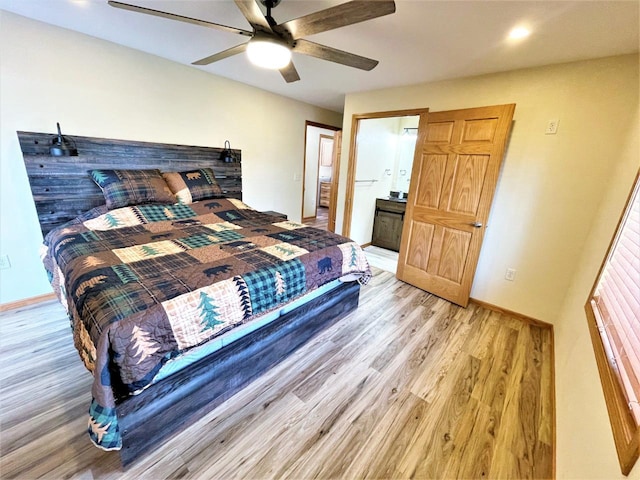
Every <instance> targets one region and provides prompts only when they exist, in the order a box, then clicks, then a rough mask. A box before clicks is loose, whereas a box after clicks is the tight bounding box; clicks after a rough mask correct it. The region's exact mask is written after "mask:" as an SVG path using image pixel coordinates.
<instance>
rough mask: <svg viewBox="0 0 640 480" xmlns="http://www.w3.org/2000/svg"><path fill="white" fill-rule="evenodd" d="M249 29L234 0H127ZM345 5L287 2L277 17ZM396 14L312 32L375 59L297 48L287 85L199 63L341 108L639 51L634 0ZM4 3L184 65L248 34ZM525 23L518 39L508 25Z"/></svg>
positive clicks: (320, 0) (35, 2) (417, 1)
mask: <svg viewBox="0 0 640 480" xmlns="http://www.w3.org/2000/svg"><path fill="white" fill-rule="evenodd" d="M124 1H125V2H126V3H131V4H135V5H140V6H144V7H148V8H154V9H156V10H163V11H167V12H171V13H176V14H179V15H185V16H190V17H194V18H200V19H204V20H208V21H212V22H216V23H221V24H225V25H230V26H234V27H238V28H242V29H246V30H251V27H250V26H249V24H248V23H247V21H246V20H245V19H244V17H243V16H242V14H241V13H240V11H239V10H238V9H237V7H236V6H235V4H234V3H233V2H232V1H230V0H124ZM340 3H343V1H341V0H337V1H336V0H283V1H282V3H281V4H280V5H279V6H278V7H277V8H276V9H274V10H273V12H272V14H273V16H274V18H275V19H276V20H277V21H278V22H279V23H282V22H284V21H287V20H290V19H292V18H297V17H300V16H302V15H306V14H308V13H311V12H315V11H318V10H322V9H324V8H327V7H330V6H333V5H337V4H340ZM396 5H397V9H396V13H394V14H391V15H388V16H385V17H381V18H377V19H375V20H371V21H368V22H364V23H360V24H356V25H351V26H348V27H343V28H340V29H337V30H333V31H330V32H325V33H321V34H317V35H314V36H311V37H308V38H309V39H310V40H312V41H314V42H317V43H323V44H326V45H329V46H332V47H335V48H339V49H341V50H346V51H349V52H352V53H356V54H359V55H363V56H366V57H370V58H375V59H377V60H379V61H380V64H379V65H378V66H377V67H376V68H375V69H374V70H372V71H370V72H364V71H360V70H356V69H353V68H349V67H345V66H342V65H337V64H333V63H330V62H326V61H323V60H318V59H315V58H310V57H306V56H303V55H299V54H294V57H293V60H294V63H295V65H296V68H297V70H298V72H299V74H300V77H301V80H300V81H299V82H296V83H292V84H287V83H285V81H284V80H283V79H282V77H281V76H280V74H279V73H278V72H276V71H269V70H263V69H259V68H257V67H254V66H252V65H251V64H249V61H248V60H247V59H246V57H245V55H237V56H235V57H231V58H227V59H225V60H222V61H220V62H217V63H214V64H211V65H209V66H206V67H192V68H199V69H201V70H204V71H206V72H210V73H212V74H216V75H220V76H223V77H227V78H230V79H233V80H237V81H239V82H243V83H246V84H249V85H254V86H256V87H260V88H262V89H264V90H268V91H271V92H275V93H278V94H280V95H284V96H287V97H291V98H294V99H297V100H301V101H304V102H308V103H311V104H314V105H318V106H321V107H325V108H328V109H331V110H334V111H342V109H343V103H344V95H345V93H349V92H357V91H365V90H373V89H378V88H385V87H392V86H400V85H409V84H415V83H421V82H428V81H434V80H443V79H448V78H456V77H463V76H469V75H478V74H483V73H491V72H499V71H507V70H513V69H518V68H525V67H532V66H539V65H547V64H552V63H562V62H569V61H575V60H582V59H587V58H596V57H604V56H609V55H618V54H625V53H632V52H637V51H638V45H639V34H638V31H639V28H638V25H639V23H640V22H639V18H640V8H639V6H640V1H639V0H630V1H620V0H618V1H567V2H565V1H554V0H547V1H482V0H476V1H427V0H396ZM0 8H1V9H4V10H8V11H10V12H14V13H17V14H20V15H24V16H26V17H30V18H33V19H36V20H41V21H43V22H47V23H51V24H53V25H58V26H61V27H65V28H68V29H71V30H76V31H78V32H82V33H85V34H87V35H92V36H94V37H98V38H102V39H105V40H109V41H112V42H115V43H118V44H121V45H125V46H128V47H131V48H135V49H137V50H141V51H144V52H148V53H151V54H154V55H158V56H160V57H164V58H167V59H170V60H173V61H176V62H179V63H182V64H185V65H190V64H191V62H193V61H195V60H198V59H200V58H203V57H206V56H208V55H211V54H213V53H216V52H218V51H221V50H224V49H227V48H229V47H232V46H234V45H236V44H238V43H241V42H244V41H246V40H245V37H240V36H236V35H233V34H230V33H226V32H222V31H218V30H213V29H209V28H205V27H200V26H195V25H190V24H185V23H182V22H177V21H172V20H167V19H164V18H158V17H153V16H149V15H143V14H139V13H133V12H130V11H125V10H120V9H116V8H112V7H110V6H109V5H108V4H107V0H0ZM518 25H523V26H527V27H529V28H530V29H531V31H532V33H531V35H530V36H529V37H528V38H526V39H524V40H520V41H517V42H514V41H509V40H508V39H507V36H508V33H509V31H510V30H511V28H513V27H514V26H518Z"/></svg>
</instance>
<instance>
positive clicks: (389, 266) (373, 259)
mask: <svg viewBox="0 0 640 480" xmlns="http://www.w3.org/2000/svg"><path fill="white" fill-rule="evenodd" d="M364 253H365V255H366V256H367V260H368V261H369V265H371V266H373V267H377V268H379V269H380V270H384V271H386V272H391V273H393V274H394V275H395V273H396V270H397V269H398V256H399V255H398V252H394V251H393V250H387V249H385V248H380V247H376V246H375V245H369V246H368V247H366V248H365V249H364Z"/></svg>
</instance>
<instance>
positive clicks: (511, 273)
mask: <svg viewBox="0 0 640 480" xmlns="http://www.w3.org/2000/svg"><path fill="white" fill-rule="evenodd" d="M504 278H505V280H509V281H510V282H513V281H514V280H515V279H516V269H515V268H507V273H505V274H504Z"/></svg>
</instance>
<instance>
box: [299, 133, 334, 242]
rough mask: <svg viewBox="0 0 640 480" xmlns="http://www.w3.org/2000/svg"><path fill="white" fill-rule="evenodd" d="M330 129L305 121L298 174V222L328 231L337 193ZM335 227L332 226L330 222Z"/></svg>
mask: <svg viewBox="0 0 640 480" xmlns="http://www.w3.org/2000/svg"><path fill="white" fill-rule="evenodd" d="M339 131H340V129H339V128H338V127H334V126H331V125H325V124H321V123H316V122H311V121H307V122H306V125H305V155H304V164H303V170H302V171H303V174H302V214H301V218H302V222H303V223H305V224H306V225H310V226H313V227H316V228H321V229H323V230H330V231H333V230H332V229H331V224H330V221H329V217H330V212H331V209H332V207H333V210H334V211H335V205H332V203H335V195H333V194H332V192H335V191H337V181H338V178H337V170H336V168H335V167H336V165H334V163H336V158H335V157H336V151H337V150H338V148H337V147H338V145H337V143H338V142H337V141H336V133H338V132H339ZM334 223H335V222H334Z"/></svg>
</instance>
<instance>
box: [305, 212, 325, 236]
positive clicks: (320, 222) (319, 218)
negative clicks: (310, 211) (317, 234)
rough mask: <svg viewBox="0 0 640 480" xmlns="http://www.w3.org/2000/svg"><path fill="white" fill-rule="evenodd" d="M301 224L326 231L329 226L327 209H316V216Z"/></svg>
mask: <svg viewBox="0 0 640 480" xmlns="http://www.w3.org/2000/svg"><path fill="white" fill-rule="evenodd" d="M303 223H304V224H305V225H309V226H310V227H315V228H319V229H320V230H327V228H328V226H329V209H328V208H327V207H317V212H316V216H315V217H313V218H311V219H309V220H305V221H304V222H303Z"/></svg>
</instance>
